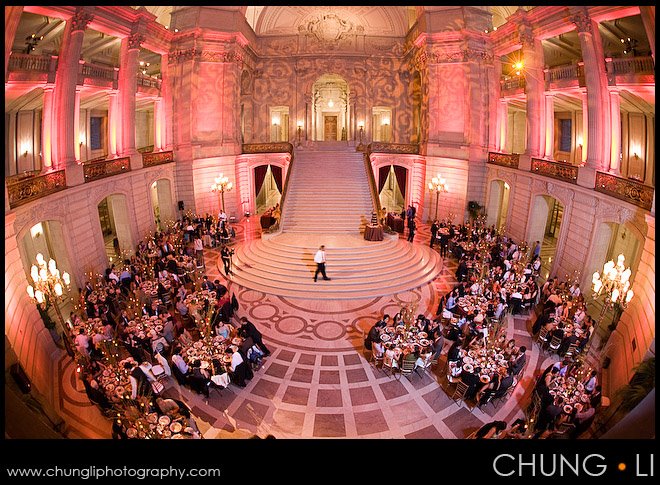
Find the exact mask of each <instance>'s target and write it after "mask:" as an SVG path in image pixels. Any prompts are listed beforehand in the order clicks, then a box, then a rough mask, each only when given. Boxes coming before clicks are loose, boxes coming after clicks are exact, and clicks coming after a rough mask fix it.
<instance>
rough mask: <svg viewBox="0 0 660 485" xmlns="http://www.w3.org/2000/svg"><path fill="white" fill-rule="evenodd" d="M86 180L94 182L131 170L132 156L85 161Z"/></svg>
mask: <svg viewBox="0 0 660 485" xmlns="http://www.w3.org/2000/svg"><path fill="white" fill-rule="evenodd" d="M83 170H84V173H85V182H92V181H93V180H99V179H102V178H105V177H110V176H112V175H117V174H119V173H125V172H129V171H130V170H131V159H130V157H122V158H115V159H113V160H102V161H100V162H92V163H89V162H87V163H84V164H83Z"/></svg>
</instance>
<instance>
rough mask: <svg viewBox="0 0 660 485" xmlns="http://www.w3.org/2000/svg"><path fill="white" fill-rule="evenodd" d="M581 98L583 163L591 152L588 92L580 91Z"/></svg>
mask: <svg viewBox="0 0 660 485" xmlns="http://www.w3.org/2000/svg"><path fill="white" fill-rule="evenodd" d="M580 100H581V101H582V153H581V155H580V157H581V158H582V162H581V163H586V161H587V153H588V152H589V106H588V103H587V92H586V91H582V92H581V93H580Z"/></svg>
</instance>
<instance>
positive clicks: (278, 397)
mask: <svg viewBox="0 0 660 485" xmlns="http://www.w3.org/2000/svg"><path fill="white" fill-rule="evenodd" d="M257 225H258V221H257V224H255V221H244V222H242V223H241V224H239V225H237V227H236V232H237V244H240V241H241V240H244V239H250V238H254V237H259V229H258V228H257ZM420 225H421V224H420ZM421 226H422V227H421V228H420V230H419V231H418V234H417V236H416V238H415V244H428V242H429V238H430V234H429V229H428V225H421ZM402 237H403V236H402ZM436 250H437V248H436ZM205 259H206V261H205V262H206V274H208V275H209V278H211V279H215V278H218V279H220V280H221V281H223V282H224V283H225V284H226V285H227V286H228V288H229V289H230V291H231V292H232V293H234V294H236V296H237V298H238V300H239V304H240V308H239V310H238V311H237V314H236V319H237V320H236V321H238V319H239V318H240V317H242V316H247V317H248V318H249V319H250V320H251V321H252V322H253V323H254V324H255V325H256V326H257V327H258V328H259V329H260V330H261V332H262V333H263V335H264V342H265V343H266V345H267V346H268V348H269V349H270V350H271V352H272V354H271V355H270V356H269V357H268V358H267V359H265V361H264V364H263V366H262V367H261V369H259V370H258V371H256V372H255V375H254V378H253V379H252V380H250V381H248V385H247V387H246V388H244V389H241V388H238V387H236V386H233V385H230V386H229V388H227V389H224V390H222V391H221V392H218V391H215V390H214V391H212V393H211V396H210V398H209V399H208V400H206V399H204V398H203V397H201V396H199V395H196V394H194V393H192V392H191V391H190V390H189V389H187V388H182V387H180V386H179V385H178V384H176V382H174V380H173V379H171V380H170V381H171V382H170V383H169V385H168V386H167V388H166V391H165V394H166V395H168V396H172V397H180V398H182V399H183V400H185V401H186V402H188V403H189V405H190V407H191V409H192V412H193V414H194V416H195V417H196V420H197V424H198V426H199V428H200V430H201V431H202V432H203V435H204V437H205V438H247V437H250V436H252V435H255V434H257V435H259V436H262V437H263V436H265V435H268V434H272V435H274V436H275V437H277V438H362V437H364V438H465V437H466V436H468V435H469V434H470V433H472V432H473V431H474V430H476V429H477V428H479V427H480V426H481V425H482V424H484V423H487V422H489V421H492V420H493V419H502V420H505V421H507V422H509V423H510V422H512V421H513V420H514V419H516V418H517V417H521V416H522V409H524V406H526V405H527V403H528V402H529V399H530V392H531V386H532V383H533V378H534V375H535V374H536V373H537V372H538V369H542V368H545V367H546V366H547V365H549V364H550V363H551V362H553V361H554V360H556V357H546V356H544V355H543V354H541V353H540V352H539V350H538V348H537V346H536V345H532V340H531V337H530V335H529V327H530V326H531V323H530V322H529V321H528V320H529V319H528V318H517V317H516V318H510V322H509V325H508V330H507V333H508V337H515V338H516V342H517V343H518V345H526V346H527V348H528V349H529V350H528V358H529V364H528V366H527V368H526V370H525V373H524V376H523V378H522V380H521V382H520V383H519V385H518V386H517V387H516V389H515V391H514V394H513V395H512V396H511V398H510V399H509V400H508V401H507V402H505V403H503V404H502V405H500V406H499V407H498V408H497V409H495V408H493V407H492V406H491V405H487V406H485V407H484V408H483V409H481V410H480V409H478V408H475V409H469V408H468V407H467V406H466V405H465V404H462V403H460V401H459V403H455V402H454V401H453V400H452V399H450V398H449V397H448V394H447V392H449V391H447V392H446V391H445V388H446V380H445V378H444V377H443V376H442V375H441V372H440V370H439V369H441V368H442V362H441V365H440V366H438V367H439V369H434V370H433V371H431V372H428V373H422V375H421V376H418V375H416V374H413V375H412V376H411V378H410V380H408V379H407V378H405V377H403V378H401V379H400V380H396V379H394V378H393V377H391V376H389V375H387V374H385V373H383V372H382V371H381V370H378V369H375V368H374V366H373V365H372V364H371V363H370V362H369V361H368V358H369V352H368V351H365V349H364V348H363V338H364V335H365V334H366V332H367V331H368V330H369V328H370V327H371V325H372V324H373V323H374V322H375V321H376V320H377V319H378V318H379V317H380V316H381V315H382V314H383V313H389V314H390V315H393V314H395V313H397V312H398V311H399V309H400V307H399V305H400V304H402V303H408V302H410V301H416V302H418V308H417V311H416V313H424V314H426V315H428V316H432V315H434V314H435V310H436V309H437V306H438V301H439V297H440V295H442V294H444V293H446V292H447V291H448V290H449V289H450V288H451V287H452V286H453V285H454V284H455V278H454V271H455V269H456V263H455V261H453V260H449V259H444V261H442V262H441V264H442V265H443V266H442V269H441V271H440V273H439V275H438V277H437V278H436V279H435V280H434V281H432V282H431V283H429V284H426V285H423V286H421V287H419V288H415V289H413V290H410V291H407V292H405V293H400V294H393V295H384V296H381V297H375V298H369V299H361V300H348V301H347V300H343V301H331V302H329V301H319V300H305V299H291V298H284V297H276V296H272V295H267V294H264V293H261V292H259V291H254V290H251V289H248V288H242V287H239V286H237V285H235V284H233V283H232V282H231V281H227V280H226V278H225V277H224V274H223V273H222V271H221V270H220V269H219V267H220V268H221V267H222V265H221V263H220V262H219V251H218V250H217V249H207V250H206V251H205ZM59 368H60V379H59V382H58V383H59V385H58V386H57V387H58V390H59V393H58V394H59V403H60V406H61V408H62V410H63V414H64V416H65V419H66V420H67V423H68V425H69V427H68V428H69V430H70V433H69V435H70V436H71V437H86V438H93V437H109V424H108V423H107V420H106V419H104V418H103V417H102V416H101V415H100V414H99V413H98V411H96V409H95V408H94V407H93V406H91V405H89V404H88V403H87V404H86V401H87V400H86V396H85V394H84V390H83V389H82V385H80V383H79V382H77V378H76V376H75V370H74V368H73V364H72V363H71V361H70V359H68V358H67V357H66V356H63V357H62V359H61V360H60V362H59Z"/></svg>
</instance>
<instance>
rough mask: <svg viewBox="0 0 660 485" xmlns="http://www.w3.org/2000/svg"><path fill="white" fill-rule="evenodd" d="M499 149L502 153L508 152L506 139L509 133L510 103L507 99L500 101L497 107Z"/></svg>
mask: <svg viewBox="0 0 660 485" xmlns="http://www.w3.org/2000/svg"><path fill="white" fill-rule="evenodd" d="M497 122H498V126H497V134H498V143H497V149H498V151H500V152H503V151H504V150H506V138H507V136H508V131H509V102H508V101H507V100H506V99H500V102H499V104H498V106H497Z"/></svg>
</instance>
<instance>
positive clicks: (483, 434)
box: [474, 421, 507, 439]
mask: <svg viewBox="0 0 660 485" xmlns="http://www.w3.org/2000/svg"><path fill="white" fill-rule="evenodd" d="M506 426H507V425H506V421H491V422H490V423H486V424H484V425H483V426H482V427H481V428H479V429H478V430H477V432H476V433H475V434H474V437H475V439H497V438H499V437H500V435H501V434H502V432H503V431H504V430H505V429H506Z"/></svg>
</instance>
